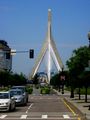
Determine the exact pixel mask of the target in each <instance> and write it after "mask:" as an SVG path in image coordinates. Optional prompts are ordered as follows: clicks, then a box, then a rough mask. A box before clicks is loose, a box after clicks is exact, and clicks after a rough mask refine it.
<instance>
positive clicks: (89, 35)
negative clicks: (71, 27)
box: [88, 31, 90, 48]
mask: <svg viewBox="0 0 90 120" xmlns="http://www.w3.org/2000/svg"><path fill="white" fill-rule="evenodd" d="M88 40H89V48H90V31H89V32H88Z"/></svg>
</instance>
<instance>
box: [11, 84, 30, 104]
mask: <svg viewBox="0 0 90 120" xmlns="http://www.w3.org/2000/svg"><path fill="white" fill-rule="evenodd" d="M11 89H20V90H22V91H23V95H24V97H25V98H26V103H27V102H28V92H27V90H26V86H13V87H12V88H11Z"/></svg>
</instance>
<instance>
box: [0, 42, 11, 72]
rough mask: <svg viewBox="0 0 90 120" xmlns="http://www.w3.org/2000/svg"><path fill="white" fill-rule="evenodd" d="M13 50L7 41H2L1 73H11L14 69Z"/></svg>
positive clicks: (0, 52)
mask: <svg viewBox="0 0 90 120" xmlns="http://www.w3.org/2000/svg"><path fill="white" fill-rule="evenodd" d="M10 52H11V48H10V47H9V46H8V44H7V42H6V41H5V40H0V71H10V70H11V69H12V55H11V54H10Z"/></svg>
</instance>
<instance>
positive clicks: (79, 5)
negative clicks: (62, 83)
mask: <svg viewBox="0 0 90 120" xmlns="http://www.w3.org/2000/svg"><path fill="white" fill-rule="evenodd" d="M49 8H50V9H51V10H52V35H53V38H54V41H55V43H56V46H57V49H58V52H59V54H60V57H61V59H62V61H63V64H65V62H66V61H67V60H68V59H69V57H71V55H72V51H73V50H74V49H76V48H78V47H80V46H84V45H88V38H87V34H88V32H89V31H90V0H0V39H3V40H6V41H7V42H8V45H9V46H10V48H12V49H16V51H19V50H20V51H22V50H25V51H27V50H29V49H31V48H33V49H34V50H35V58H34V59H32V60H31V59H29V54H28V53H22V54H20V53H17V54H16V55H15V56H13V64H12V67H13V69H12V70H13V71H14V72H17V73H18V72H19V73H20V72H23V73H24V74H26V75H28V74H29V73H30V72H31V70H32V67H33V65H34V62H35V59H36V58H37V55H38V54H39V52H40V49H41V47H42V44H43V42H44V40H45V37H46V33H47V21H48V9H49Z"/></svg>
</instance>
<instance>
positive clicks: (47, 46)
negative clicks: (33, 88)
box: [30, 9, 64, 83]
mask: <svg viewBox="0 0 90 120" xmlns="http://www.w3.org/2000/svg"><path fill="white" fill-rule="evenodd" d="M47 51H48V58H47V59H48V63H47V64H48V68H47V76H48V83H49V82H50V74H51V60H50V59H51V58H53V61H54V63H55V65H56V68H57V70H58V71H62V69H63V68H64V66H63V63H62V61H61V58H60V57H59V54H58V51H57V49H56V45H55V42H54V40H53V37H52V33H51V9H48V30H47V35H46V39H45V41H44V44H43V46H42V49H41V51H40V54H39V55H38V57H37V59H36V62H35V65H34V67H33V69H32V72H31V74H30V79H31V78H33V77H34V76H35V74H36V73H37V71H38V69H39V67H40V64H41V62H42V60H43V58H44V56H45V54H46V52H47Z"/></svg>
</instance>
